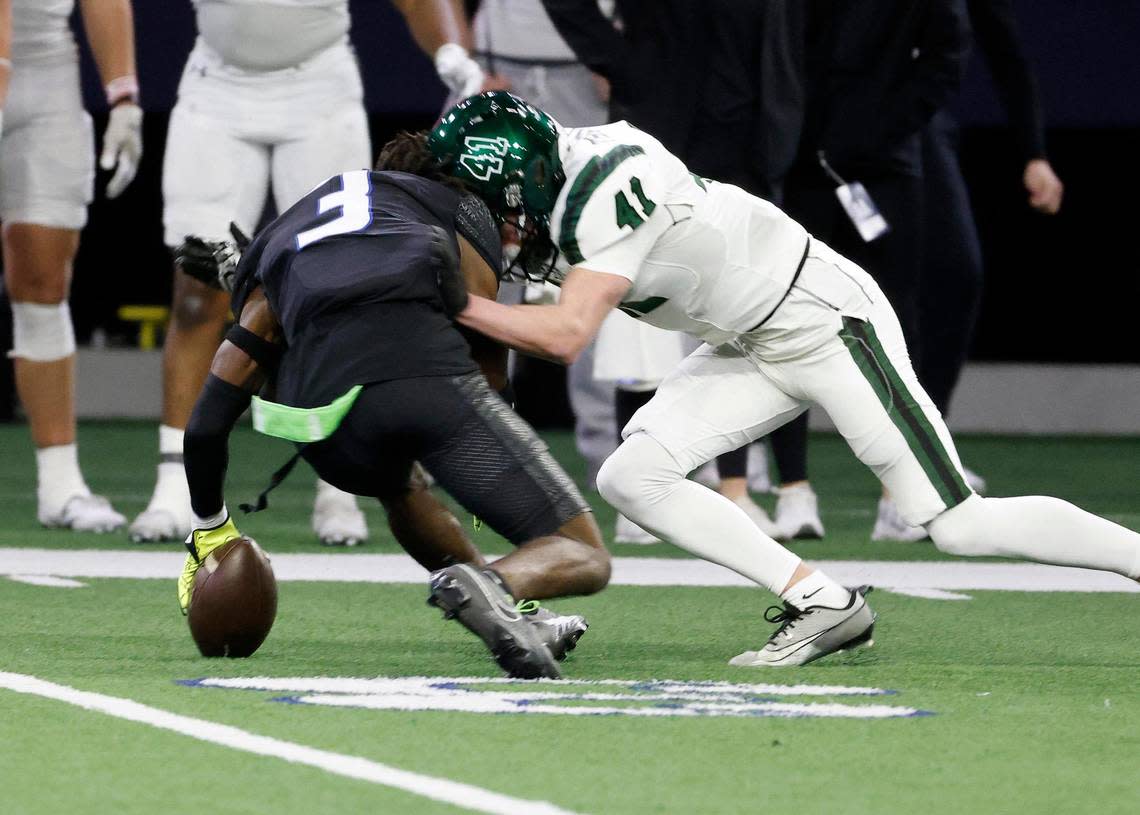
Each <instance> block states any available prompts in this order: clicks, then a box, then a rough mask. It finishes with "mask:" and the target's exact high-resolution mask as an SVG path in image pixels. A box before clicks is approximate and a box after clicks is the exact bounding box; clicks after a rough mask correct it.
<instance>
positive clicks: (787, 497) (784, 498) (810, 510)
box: [776, 484, 823, 540]
mask: <svg viewBox="0 0 1140 815" xmlns="http://www.w3.org/2000/svg"><path fill="white" fill-rule="evenodd" d="M777 494H778V495H779V496H780V497H779V498H778V499H776V529H777V531H778V533H779V534H778V537H779V539H780V540H804V539H816V540H818V539H819V538H822V537H823V521H822V520H821V519H820V517H819V499H818V498H817V497H816V495H815V490H813V489H812V488H811V485H810V484H796V485H794V486H791V487H781V488H780V489H779V490H778V492H777Z"/></svg>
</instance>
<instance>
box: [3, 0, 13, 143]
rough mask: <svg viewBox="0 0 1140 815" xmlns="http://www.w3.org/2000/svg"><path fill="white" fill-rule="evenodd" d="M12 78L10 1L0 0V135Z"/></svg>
mask: <svg viewBox="0 0 1140 815" xmlns="http://www.w3.org/2000/svg"><path fill="white" fill-rule="evenodd" d="M11 76H12V0H0V135H3V134H4V101H5V100H6V99H7V98H8V80H9V79H10V78H11Z"/></svg>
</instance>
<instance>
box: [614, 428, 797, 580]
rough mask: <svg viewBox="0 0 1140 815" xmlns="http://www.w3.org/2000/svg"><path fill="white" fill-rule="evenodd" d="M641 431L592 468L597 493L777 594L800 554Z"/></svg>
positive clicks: (648, 526)
mask: <svg viewBox="0 0 1140 815" xmlns="http://www.w3.org/2000/svg"><path fill="white" fill-rule="evenodd" d="M685 475H686V473H685V472H684V471H682V470H681V468H680V467H679V466H678V465H677V462H676V461H675V460H674V459H673V457H672V456H671V455H669V453H668V451H666V450H665V448H664V447H662V446H661V445H660V444H658V443H657V442H656V441H655V440H654V439H652V438H651V437H650V436H648V435H647V434H645V433H635V434H633V435H632V436H630V437H629V438H628V439H626V441H625V442H624V443H623V444H622V445H621V447H619V448H618V449H617V451H616V452H615V453H614V454H613V455H611V456H610V457H609V458H608V459H606V462H605V464H603V465H602V469H601V470H600V471H599V473H598V489H599V490H600V491H601V493H602V495H603V497H605V499H606V500H607V501H609V502H610V503H611V504H613V505H614V507H616V508H617V509H618V511H619V512H621V513H622V514H623V515H625V516H626V517H627V518H629V519H630V520H631V521H633V522H634V523H636V524H637V525H638V526H640V527H641V528H643V529H645V530H646V531H648V532H652V533H653V534H654V535H657V536H658V537H660V538H663V539H664V540H667V541H669V542H670V543H673V544H676V545H677V546H680V547H681V548H682V549H685V550H686V551H688V552H692V553H693V554H694V555H697V556H698V557H701V558H704V559H705V560H709V561H712V562H713V563H719V564H720V565H721V566H724V567H726V568H729V569H732V570H733V571H734V572H736V573H737V574H742V575H744V576H745V577H747V578H748V579H749V580H752V581H754V582H756V583H758V584H760V585H761V586H764V587H765V588H767V589H768V590H769V591H771V592H773V593H775V594H779V592H780V591H781V590H782V589H783V588H784V586H786V585H788V581H789V580H791V579H792V574H793V573H794V572H795V571H796V567H797V566H799V565H800V559H799V557H797V556H796V555H794V554H792V553H791V552H789V551H788V550H787V549H785V548H784V547H783V546H781V545H780V544H778V543H776V541H774V540H772V539H771V538H770V537H768V536H767V535H765V534H764V533H763V532H761V531H760V530H759V529H757V527H756V524H755V523H753V522H752V519H750V518H749V517H748V516H747V515H746V514H745V512H744V510H742V509H741V508H740V507H738V506H737V505H736V504H734V503H733V502H732V501H730V500H728V499H727V498H725V497H724V496H723V495H720V494H719V493H717V492H714V491H713V490H710V489H708V488H707V487H702V486H701V485H700V484H697V483H696V482H694V481H689V480H687V479H686V478H685Z"/></svg>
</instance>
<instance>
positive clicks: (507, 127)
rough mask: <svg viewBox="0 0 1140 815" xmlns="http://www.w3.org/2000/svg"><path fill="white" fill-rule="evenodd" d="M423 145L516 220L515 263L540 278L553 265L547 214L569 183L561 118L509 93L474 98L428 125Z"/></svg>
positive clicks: (498, 214) (504, 220)
mask: <svg viewBox="0 0 1140 815" xmlns="http://www.w3.org/2000/svg"><path fill="white" fill-rule="evenodd" d="M427 146H428V150H429V151H431V154H432V156H434V158H435V160H436V162H437V163H438V164H439V166H440V167H441V168H442V169H443V171H444V172H445V173H447V174H448V175H451V176H453V177H454V178H457V179H459V180H460V181H462V182H463V183H464V184H465V185H466V186H467V188H468V189H470V190H471V191H472V192H473V193H475V194H476V195H478V196H479V197H480V198H481V199H483V201H484V202H485V203H486V204H487V206H488V208H489V209H490V210H491V213H492V214H493V215H494V216H495V218H496V220H497V221H498V222H499V223H500V224H510V225H512V226H514V227H515V228H516V229H517V230H518V233H519V235H520V236H521V240H520V244H521V250H520V252H519V256H518V257H517V258H515V259H514V262H513V263H512V267H513V268H514V270H516V271H519V272H521V273H522V274H523V275H524V276H526V277H528V278H530V279H544V278H545V277H546V276H548V275H549V273H550V269H551V268H552V267H553V261H554V257H555V254H556V253H555V251H554V245H553V243H552V242H551V240H550V213H551V211H552V210H553V209H554V202H555V201H556V200H557V199H558V193H559V191H561V189H562V185H563V184H564V183H565V182H566V174H565V172H563V170H562V162H561V160H560V159H559V157H558V123H557V122H555V121H554V119H552V118H551V117H550V116H548V115H547V114H545V113H543V112H542V111H541V110H539V109H538V108H536V107H534V106H533V105H530V104H528V103H527V102H524V101H523V100H522V99H520V98H518V97H517V96H515V95H514V94H511V93H508V92H506V91H487V92H486V93H481V94H478V95H477V96H471V97H469V98H467V99H465V100H463V101H462V102H460V103H459V104H457V105H455V106H454V107H453V108H451V110H449V111H447V112H446V113H445V114H444V115H443V117H442V118H441V119H440V120H439V121H438V122H437V123H436V125H435V127H433V128H432V129H431V132H430V133H429V134H428V140H427Z"/></svg>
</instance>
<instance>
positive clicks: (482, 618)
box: [428, 564, 562, 679]
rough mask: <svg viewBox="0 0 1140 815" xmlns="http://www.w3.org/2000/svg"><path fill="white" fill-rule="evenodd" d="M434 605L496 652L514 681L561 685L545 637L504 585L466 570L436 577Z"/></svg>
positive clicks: (442, 571) (433, 581)
mask: <svg viewBox="0 0 1140 815" xmlns="http://www.w3.org/2000/svg"><path fill="white" fill-rule="evenodd" d="M430 585H431V594H430V595H429V596H428V604H429V605H433V606H435V607H436V608H438V609H440V610H441V611H443V616H444V617H445V618H446V619H449V620H450V619H456V620H458V621H459V623H460V624H461V625H462V626H463V627H464V628H466V629H467V630H468V631H470V632H471V633H472V634H474V635H475V636H477V637H479V639H481V640H483V643H484V644H485V645H486V646H487V647H488V648H489V649H490V650H491V655H492V656H493V657H494V658H495V661H496V662H497V663H499V667H501V668H502V669H503V670H504V671H506V672H507V674H508V675H509V676H512V677H515V678H517V679H541V678H545V679H561V678H562V673H561V672H560V671H559V670H558V663H557V662H555V660H554V656H553V654H551V652H550V649H549V648H548V647H547V645H546V641H545V637H543V636H542V635H541V633H540V631H539V630H538V628H537V627H536V626H535V624H534V623H532V622H531V620H530V618H529V617H527V616H526V615H524V614H522V613H521V612H520V611H519V610H518V609H517V608H516V607H515V603H514V601H513V600H512V599H511V596H510V595H509V594H507V592H506V591H504V590H503V588H502V586H500V585H499V582H498V581H496V580H494V579H493V578H491V577H490V576H489V575H487V574H485V573H484V572H481V571H479V570H478V569H474V568H472V567H470V566H467V565H466V564H459V565H456V566H448V567H447V568H446V569H440V570H439V571H437V572H432V574H431V583H430Z"/></svg>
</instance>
